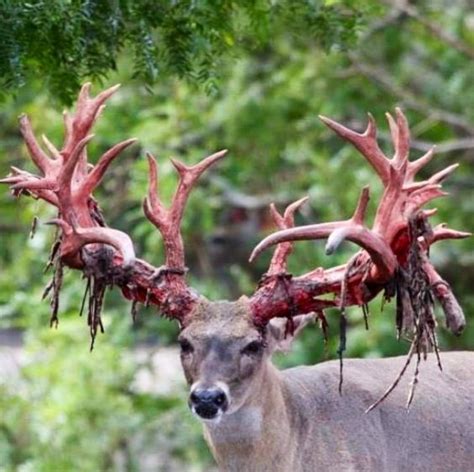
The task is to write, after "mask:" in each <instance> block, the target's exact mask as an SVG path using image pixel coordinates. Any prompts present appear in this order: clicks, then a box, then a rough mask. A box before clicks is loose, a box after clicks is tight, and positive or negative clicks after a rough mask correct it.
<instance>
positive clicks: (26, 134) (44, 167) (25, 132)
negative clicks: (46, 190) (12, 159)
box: [20, 114, 54, 175]
mask: <svg viewBox="0 0 474 472" xmlns="http://www.w3.org/2000/svg"><path fill="white" fill-rule="evenodd" d="M20 132H21V134H22V136H23V139H24V140H25V144H26V147H27V148H28V152H29V154H30V156H31V159H32V161H33V162H34V163H35V164H36V167H38V169H39V170H41V171H42V172H43V174H44V175H46V174H47V173H48V172H49V171H50V169H51V168H52V167H53V166H54V162H52V161H51V160H50V158H49V157H48V155H47V154H46V153H45V152H44V151H43V150H42V149H41V147H40V145H39V144H38V141H37V140H36V137H35V135H34V133H33V129H32V128H31V123H30V120H29V119H28V117H27V116H26V115H25V114H22V115H20Z"/></svg>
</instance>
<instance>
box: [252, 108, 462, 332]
mask: <svg viewBox="0 0 474 472" xmlns="http://www.w3.org/2000/svg"><path fill="white" fill-rule="evenodd" d="M321 119H322V121H323V122H324V123H325V124H326V125H327V126H328V127H329V128H331V129H332V130H334V131H335V132H336V133H337V134H338V135H339V136H341V137H342V138H343V139H345V140H347V141H349V142H350V143H351V144H353V145H354V146H355V147H356V149H357V150H358V151H359V152H360V153H361V154H362V155H363V156H364V157H365V158H366V159H367V161H368V162H369V163H370V165H371V166H372V167H373V168H374V170H375V171H376V173H377V174H378V176H379V177H380V179H381V181H382V184H383V187H384V191H383V195H382V197H381V200H380V202H379V204H378V207H377V211H376V215H375V220H374V224H373V226H372V228H368V227H367V226H366V225H365V223H364V215H365V210H366V206H367V202H368V198H369V193H368V189H367V188H366V189H364V190H363V192H362V194H361V197H360V199H359V203H358V205H357V208H356V210H355V212H354V215H353V216H352V218H350V219H349V220H346V221H337V222H331V223H320V224H315V225H308V226H302V227H298V228H288V227H287V228H285V229H281V230H280V231H278V232H276V233H274V234H272V235H270V236H268V237H267V238H265V239H264V240H263V241H262V242H261V243H260V244H258V246H257V247H256V248H255V249H254V251H253V253H252V255H251V257H250V260H253V259H255V257H257V256H258V254H260V253H261V252H262V251H263V250H265V249H266V248H268V247H269V246H272V245H275V244H278V245H280V246H277V250H276V253H278V252H279V251H281V250H282V249H281V245H285V247H288V246H287V245H288V244H290V243H291V242H292V241H297V240H302V239H326V238H327V244H326V252H327V253H328V254H331V253H332V252H334V251H335V250H336V249H337V247H338V246H339V245H340V244H341V242H342V241H344V240H346V239H347V240H350V241H352V242H354V243H356V244H357V245H359V246H361V248H362V249H363V250H362V251H361V252H359V253H357V254H356V255H355V256H354V257H353V258H352V259H351V261H350V262H349V263H348V264H346V265H343V266H340V267H336V268H332V269H328V270H323V269H321V268H319V269H316V270H314V271H312V272H310V273H308V274H305V275H303V276H300V277H292V276H291V275H289V274H286V280H287V281H288V280H290V279H291V282H287V283H286V284H285V288H284V291H282V289H281V283H280V281H279V279H276V278H275V277H273V278H271V277H266V278H264V279H263V280H262V282H261V284H260V286H259V289H258V290H257V291H256V292H255V294H254V295H253V296H252V297H251V300H250V301H251V305H252V309H253V313H254V318H255V322H256V323H257V325H264V324H266V323H267V322H268V321H269V320H270V319H271V318H273V317H275V316H287V317H288V316H292V315H293V314H301V313H308V312H310V311H319V310H321V309H323V308H325V307H327V306H334V305H336V306H348V305H362V306H363V305H365V304H366V303H367V302H368V301H370V300H371V299H372V298H373V297H374V296H375V295H376V294H377V293H379V292H380V291H381V290H385V291H386V295H387V296H391V295H393V291H394V288H393V286H395V287H396V288H395V290H398V293H399V296H400V297H401V295H400V291H401V288H400V284H401V282H400V277H401V276H400V275H399V274H400V273H401V272H402V271H404V273H406V272H407V271H409V273H410V275H413V274H412V272H413V273H414V272H417V274H418V276H419V277H421V278H422V279H423V283H422V284H421V285H423V289H422V288H420V291H423V290H425V291H426V290H430V291H431V292H432V293H433V294H434V295H435V297H436V298H438V300H440V302H441V304H442V306H443V309H444V311H445V314H446V319H447V326H448V327H449V328H450V329H452V330H453V331H454V332H455V333H456V334H458V333H459V332H460V330H462V327H463V326H464V315H463V313H462V310H461V308H460V307H459V305H458V304H457V302H455V298H454V295H452V292H451V290H450V288H449V285H448V284H447V283H446V282H444V281H441V278H440V277H439V275H438V274H437V273H436V271H435V269H434V268H433V266H432V265H431V263H430V262H429V260H428V257H427V254H428V249H429V246H430V245H431V244H433V243H435V242H436V241H440V240H442V239H458V238H464V237H467V236H469V233H463V232H460V231H455V230H451V229H448V228H446V227H445V226H444V225H443V226H438V227H436V228H434V229H431V228H430V227H429V225H428V223H427V218H428V217H430V216H432V215H433V214H434V213H435V210H422V207H423V206H424V205H426V204H427V203H429V202H430V201H432V200H433V199H435V198H438V197H441V196H444V195H446V194H445V193H444V192H442V191H441V183H442V181H443V180H444V179H445V178H446V177H447V176H448V175H449V174H450V173H451V172H453V171H454V170H455V168H456V167H457V165H456V164H455V165H451V166H449V167H447V168H446V169H444V170H442V171H440V172H438V173H436V174H435V175H433V176H432V177H431V178H429V179H428V180H424V181H421V182H414V178H415V176H416V174H417V173H418V172H419V171H420V169H422V168H423V167H424V166H425V165H426V164H427V163H428V162H429V161H430V160H431V158H432V157H433V153H434V150H433V149H431V150H430V151H429V152H428V153H426V154H425V155H424V156H422V157H420V158H419V159H417V160H415V161H413V162H410V161H409V160H408V153H409V149H410V134H409V129H408V124H407V121H406V119H405V116H404V115H403V113H402V112H401V110H400V109H396V119H394V118H393V117H392V116H391V115H389V114H387V119H388V122H389V125H390V131H391V135H392V140H393V144H394V148H395V154H394V156H393V158H391V159H389V158H387V157H386V156H385V155H384V153H383V152H382V151H381V149H380V148H379V146H378V144H377V139H376V127H375V122H374V119H373V118H372V116H370V115H369V124H368V126H367V129H366V131H365V132H364V133H362V134H360V133H357V132H355V131H352V130H350V129H348V128H346V127H344V126H342V125H340V124H338V123H336V122H335V121H333V120H330V119H328V118H325V117H321ZM280 228H281V225H280ZM274 257H275V256H274ZM410 271H411V272H410ZM280 278H281V277H280ZM438 279H439V280H438ZM406 283H407V282H406V281H405V285H406ZM328 293H333V294H334V295H335V300H334V301H333V302H332V303H331V302H330V301H328V300H327V299H319V298H318V296H320V295H324V294H328ZM423 293H424V292H423ZM408 296H409V297H410V296H411V297H412V298H416V297H415V295H414V294H413V293H412V294H409V295H408ZM417 296H418V295H417ZM400 303H401V302H400ZM413 303H415V302H413ZM416 303H420V302H419V300H418V301H417V302H416ZM427 316H428V315H427ZM402 321H403V320H401V321H400V325H399V330H401V329H402V324H403V322H402ZM430 322H431V321H430ZM405 328H406V325H405Z"/></svg>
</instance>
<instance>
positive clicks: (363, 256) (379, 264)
mask: <svg viewBox="0 0 474 472" xmlns="http://www.w3.org/2000/svg"><path fill="white" fill-rule="evenodd" d="M89 90H90V85H89V84H86V85H84V86H83V88H82V90H81V92H80V94H79V99H78V102H77V107H76V112H75V114H74V115H69V114H67V113H65V115H64V123H65V139H64V144H63V146H62V148H61V149H60V150H59V149H57V148H56V147H55V146H54V145H53V144H52V143H51V142H50V141H49V140H48V139H47V138H46V137H43V141H44V147H45V149H46V150H47V152H45V150H43V148H42V147H41V146H40V145H39V144H38V142H37V140H36V138H35V136H34V133H33V131H32V128H31V125H30V122H29V120H28V118H27V117H26V116H22V117H21V118H20V129H21V132H22V134H23V137H24V139H25V142H26V145H27V148H28V151H29V154H30V156H31V158H32V160H33V162H34V163H35V165H36V166H37V167H38V169H39V171H40V175H34V174H31V173H29V172H25V171H23V170H20V169H17V168H12V173H11V174H10V176H8V177H7V178H5V179H3V180H2V181H1V182H2V183H6V184H9V185H10V188H11V190H12V192H13V194H14V195H15V196H20V195H22V194H25V195H29V196H32V197H34V198H38V199H41V200H45V201H47V202H48V203H49V204H51V205H53V206H55V207H56V208H57V211H58V216H57V218H55V219H54V220H52V221H51V223H52V224H54V225H57V226H58V228H59V236H58V239H57V241H56V243H55V244H54V246H53V251H52V255H51V260H50V265H54V267H55V275H54V277H53V281H52V284H51V285H50V286H49V288H48V291H49V290H52V291H53V295H52V296H53V303H52V307H53V313H52V322H53V323H54V322H57V307H58V304H57V297H58V293H59V290H60V287H61V274H62V267H63V266H69V267H72V268H74V269H78V270H80V271H82V272H83V274H84V275H85V277H86V279H87V286H86V294H85V300H88V303H89V306H88V324H89V327H90V331H91V336H92V344H91V347H92V346H93V342H94V339H95V336H96V333H97V331H98V330H99V329H103V327H102V321H101V316H100V313H101V308H102V302H103V298H104V292H105V289H106V287H107V286H112V285H114V286H118V287H119V288H120V290H121V291H122V293H123V295H124V296H125V298H127V299H129V300H132V301H133V306H134V307H135V305H136V304H137V303H142V304H146V305H148V304H151V305H155V306H157V307H158V309H159V311H160V313H161V314H162V315H164V316H166V317H168V318H173V319H176V320H177V321H178V322H179V324H180V328H181V332H180V336H179V339H180V344H181V359H182V364H183V368H184V372H185V375H186V379H187V381H188V383H189V384H190V386H191V392H190V405H191V408H192V409H193V411H195V413H196V414H197V415H199V416H200V417H201V418H203V419H206V420H214V419H217V418H219V417H220V416H221V415H222V414H224V413H232V412H235V411H236V410H237V409H239V407H240V406H241V405H242V404H244V403H245V401H246V400H247V398H248V395H249V392H250V391H252V388H251V387H252V385H253V384H254V383H255V382H258V381H259V380H260V379H261V376H262V375H263V372H264V370H265V366H266V365H267V364H268V359H269V357H270V355H271V353H272V352H273V351H274V350H275V349H278V348H282V347H284V345H285V344H288V343H289V341H290V340H291V338H292V337H293V336H294V335H295V334H296V333H297V332H298V331H299V330H300V329H302V328H303V327H304V326H305V325H306V324H307V322H308V321H310V320H312V319H316V320H319V322H320V323H321V325H322V327H323V328H325V326H326V324H327V322H326V318H325V315H324V310H326V309H327V308H330V307H339V308H340V309H341V326H342V327H343V326H345V321H344V320H345V317H344V308H345V307H347V306H351V305H356V306H363V307H364V306H365V305H366V304H367V302H369V301H370V300H371V299H372V298H374V297H375V296H376V295H377V294H378V293H380V292H384V293H385V297H386V298H390V297H392V296H395V297H396V299H397V307H398V308H397V309H398V311H397V328H398V330H399V332H402V331H404V332H409V334H411V336H412V340H413V344H412V348H413V346H415V347H416V348H417V349H424V350H427V349H430V348H433V349H437V344H436V335H435V331H434V330H435V326H436V322H435V319H434V315H433V311H432V308H431V305H432V303H431V300H432V298H431V296H432V295H433V296H434V297H435V298H436V299H438V300H439V302H440V303H441V306H442V308H443V309H444V313H445V315H446V324H447V326H448V328H450V329H451V330H452V331H453V332H454V333H459V332H460V331H461V330H462V328H463V326H464V316H463V313H462V310H461V308H460V307H459V304H458V303H457V302H456V299H455V298H454V296H453V294H452V292H451V290H450V287H449V285H448V284H447V283H446V282H445V281H443V280H442V279H441V277H440V276H439V275H438V273H437V272H436V271H435V269H434V268H433V266H432V265H431V263H430V261H429V259H428V254H429V248H430V246H431V245H432V244H434V243H435V242H437V241H440V240H443V239H451V238H454V239H456V238H464V237H466V236H468V233H463V232H459V231H454V230H451V229H448V228H446V227H445V226H444V225H440V226H436V227H435V228H431V227H430V225H429V224H428V218H429V217H431V216H432V215H433V214H434V213H435V211H436V210H423V209H422V208H423V207H424V206H425V205H426V204H427V203H429V202H431V201H432V200H433V199H435V198H437V197H441V196H443V195H445V194H444V193H443V192H442V191H441V182H442V181H443V180H444V178H446V177H447V176H448V175H449V174H450V173H451V172H452V171H453V170H454V169H455V168H456V165H452V166H450V167H448V168H446V169H444V170H442V171H441V172H438V173H436V174H435V175H433V176H432V177H431V178H429V179H428V180H423V181H419V182H415V181H414V178H415V176H416V174H417V173H418V172H419V170H420V169H421V168H422V167H423V166H425V164H427V163H428V162H429V161H430V159H431V158H432V156H433V150H431V151H429V152H428V153H427V154H426V155H424V156H422V157H421V158H419V159H417V160H415V161H409V160H408V152H409V130H408V125H407V122H406V120H405V117H404V115H403V113H402V112H401V111H400V110H398V109H397V111H396V118H395V119H394V118H392V117H391V116H390V115H387V117H388V121H389V125H390V129H391V134H392V139H393V143H394V147H395V155H394V157H393V158H391V159H389V158H387V157H386V156H385V155H384V154H383V153H382V151H381V150H380V148H379V146H378V144H377V140H376V127H375V123H374V120H373V118H372V117H370V116H369V125H368V127H367V130H366V131H365V133H363V134H359V133H356V132H354V131H351V130H349V129H347V128H345V127H343V126H341V125H339V124H337V123H336V122H334V121H332V120H329V119H327V118H324V117H321V119H322V121H323V122H324V123H325V124H326V125H327V126H329V127H330V128H331V129H333V130H334V131H335V132H336V133H337V134H339V135H340V136H341V137H342V138H343V139H345V140H347V141H349V142H351V143H352V144H353V145H354V146H355V147H356V148H357V149H358V150H359V152H360V153H361V154H362V155H363V156H364V157H365V158H366V159H367V160H368V162H369V164H370V165H371V166H372V167H373V168H374V170H375V172H376V173H377V175H378V176H379V178H380V179H381V181H382V184H383V186H384V192H383V195H382V197H381V200H380V202H379V204H378V207H377V212H376V216H375V220H374V224H373V226H372V228H369V227H368V226H367V225H366V223H365V212H366V208H367V203H368V200H369V190H368V188H364V189H363V191H362V193H361V196H360V199H359V202H358V204H357V206H356V209H355V211H354V214H353V215H352V217H351V218H349V219H347V220H343V221H336V222H330V223H320V224H314V225H309V226H303V227H298V228H295V227H294V213H295V211H296V210H297V209H298V208H299V207H300V206H301V205H302V204H304V203H305V201H306V199H302V200H299V201H297V202H295V203H293V204H291V205H290V206H289V207H288V208H287V209H286V210H285V211H284V213H283V214H280V213H279V212H278V211H277V209H276V208H275V207H274V206H272V207H271V212H272V215H273V219H274V221H275V224H276V225H277V227H278V228H279V231H278V232H276V233H274V234H272V235H270V236H269V237H267V238H266V239H264V240H263V241H262V242H261V243H260V244H259V245H258V246H257V247H256V248H255V250H254V252H253V254H252V255H251V260H253V259H254V258H255V257H256V256H257V255H258V254H259V253H261V252H262V251H263V250H264V249H266V248H268V247H269V246H272V245H276V249H275V252H274V255H273V258H272V260H271V263H270V267H269V269H268V271H267V273H266V274H265V275H264V276H263V277H262V279H261V281H260V283H259V285H258V287H257V288H256V290H255V292H254V293H253V294H252V295H251V296H249V297H242V298H241V299H239V300H237V301H235V302H227V301H217V302H212V301H208V300H206V299H205V298H204V297H202V296H200V295H199V294H198V293H196V292H195V291H194V290H193V289H191V288H190V287H188V286H187V284H186V279H185V275H186V271H187V268H186V265H185V260H184V247H183V240H182V237H181V231H180V225H181V220H182V217H183V212H184V209H185V205H186V202H187V199H188V197H189V194H190V192H191V190H192V188H193V186H194V185H195V184H196V182H197V180H198V179H199V177H200V176H201V175H202V173H203V172H204V171H205V170H206V169H208V168H209V167H210V166H212V165H213V164H215V163H216V162H218V161H219V160H220V159H222V158H223V157H224V155H225V154H226V151H220V152H217V153H215V154H212V155H211V156H209V157H207V158H205V159H204V160H202V161H201V162H200V163H198V164H196V165H194V166H187V165H185V164H183V163H182V162H180V161H177V160H172V162H173V165H174V167H175V168H176V171H177V172H178V175H179V183H178V186H177V189H176V193H175V195H174V197H173V200H172V203H171V206H170V207H169V208H167V207H165V205H164V204H163V202H162V201H161V200H160V199H159V197H158V194H157V190H158V175H157V164H156V161H155V159H154V157H153V156H151V155H150V154H148V163H149V190H148V194H147V196H146V198H145V201H144V206H143V207H144V212H145V215H146V217H147V218H148V219H149V220H150V221H151V222H152V223H153V225H155V226H156V228H157V229H158V230H159V232H160V233H161V235H162V237H163V242H164V247H165V254H166V259H165V263H164V265H163V266H161V267H158V268H156V267H153V266H152V265H150V264H148V263H147V262H145V261H143V260H141V259H138V258H136V256H135V252H134V248H133V244H132V241H131V239H130V238H129V236H128V235H127V234H125V233H123V232H121V231H118V230H115V229H112V228H109V227H107V226H106V224H105V222H104V219H103V217H102V214H101V211H100V209H99V207H98V204H97V202H96V200H95V199H94V197H93V195H92V194H93V191H94V189H95V188H96V187H97V186H98V185H99V184H100V182H101V181H102V179H103V177H104V175H105V172H106V170H107V168H108V166H109V165H110V164H111V163H112V161H113V160H114V159H115V158H116V157H117V156H118V155H119V154H120V152H121V151H122V150H124V149H125V148H126V147H128V146H130V145H131V144H132V143H133V142H134V141H135V140H133V139H129V140H126V141H123V142H121V143H119V144H117V145H115V146H113V147H112V148H111V149H110V150H108V151H107V152H106V153H105V154H104V155H103V156H102V157H101V158H100V159H99V160H98V161H97V164H95V165H92V164H90V163H89V162H88V158H87V149H86V148H87V144H88V142H89V141H90V140H91V139H92V138H93V135H91V134H90V131H91V129H92V126H93V124H94V122H95V120H96V119H97V117H98V116H99V114H100V113H101V111H102V110H103V108H104V106H105V105H104V103H105V102H106V100H107V99H108V98H109V97H110V96H111V95H112V94H113V93H114V92H115V91H116V90H117V87H112V88H110V89H108V90H106V91H104V92H102V93H101V94H99V95H98V96H97V97H95V98H92V97H90V95H89ZM301 239H327V244H326V252H327V253H328V254H331V253H333V252H334V251H335V250H337V248H338V246H339V245H340V244H341V242H342V241H344V240H349V241H351V242H353V243H355V244H356V245H358V246H360V248H361V249H360V251H359V252H357V253H356V254H355V256H353V257H352V258H351V259H350V260H349V261H348V263H347V264H345V265H342V266H338V267H333V268H329V269H323V268H317V269H315V270H312V271H311V272H309V273H307V274H304V275H300V276H293V275H292V274H290V273H288V272H287V268H286V261H287V258H288V256H289V254H290V253H291V249H292V242H293V241H296V240H301ZM414 281H416V283H414ZM328 294H332V295H333V297H332V298H331V297H328V296H327V295H328ZM134 311H135V310H132V312H134Z"/></svg>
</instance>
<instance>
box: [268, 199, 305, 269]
mask: <svg viewBox="0 0 474 472" xmlns="http://www.w3.org/2000/svg"><path fill="white" fill-rule="evenodd" d="M307 201H308V197H303V198H301V199H299V200H297V201H296V202H293V203H291V204H290V205H288V206H287V208H286V209H285V212H284V214H283V215H281V214H280V213H279V212H278V210H277V209H276V207H275V204H274V203H272V204H271V205H270V212H271V215H272V218H273V221H274V222H275V224H276V225H277V227H278V228H280V229H288V228H292V227H293V226H294V223H295V222H294V215H295V213H296V212H297V211H298V210H299V209H300V208H301V207H302V206H303V204H305V203H306V202H307ZM291 251H292V244H291V243H290V242H287V243H282V244H279V245H278V246H277V248H276V249H275V252H274V254H273V257H272V260H271V262H270V266H269V268H268V271H267V274H266V275H276V274H282V273H284V272H285V271H286V266H287V259H288V256H289V255H290V254H291Z"/></svg>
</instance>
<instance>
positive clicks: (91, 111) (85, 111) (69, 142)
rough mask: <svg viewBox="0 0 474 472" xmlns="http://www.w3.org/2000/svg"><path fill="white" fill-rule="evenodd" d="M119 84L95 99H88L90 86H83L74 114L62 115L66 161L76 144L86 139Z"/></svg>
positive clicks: (88, 84) (87, 84) (63, 153)
mask: <svg viewBox="0 0 474 472" xmlns="http://www.w3.org/2000/svg"><path fill="white" fill-rule="evenodd" d="M119 87H120V84H117V85H114V86H113V87H110V88H108V89H107V90H104V91H103V92H101V93H100V94H98V95H97V96H96V97H94V98H91V97H90V88H91V84H90V83H89V82H88V83H86V84H84V85H83V86H82V88H81V91H80V92H79V99H78V101H77V105H76V112H75V113H74V115H73V116H70V115H69V114H68V113H67V112H65V113H64V122H65V125H66V139H65V144H64V148H63V151H62V155H63V156H64V159H65V160H67V159H68V158H69V156H70V155H71V153H72V152H73V150H74V147H75V146H76V143H77V142H78V141H80V140H82V139H84V138H85V137H86V135H87V134H88V133H89V131H90V129H91V128H92V126H93V125H94V123H95V121H96V119H97V118H98V116H99V115H100V113H101V112H102V110H103V108H104V103H105V102H106V101H107V100H108V99H109V98H110V97H111V96H112V95H113V94H114V93H115V92H116V91H117V90H118V89H119Z"/></svg>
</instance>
